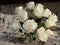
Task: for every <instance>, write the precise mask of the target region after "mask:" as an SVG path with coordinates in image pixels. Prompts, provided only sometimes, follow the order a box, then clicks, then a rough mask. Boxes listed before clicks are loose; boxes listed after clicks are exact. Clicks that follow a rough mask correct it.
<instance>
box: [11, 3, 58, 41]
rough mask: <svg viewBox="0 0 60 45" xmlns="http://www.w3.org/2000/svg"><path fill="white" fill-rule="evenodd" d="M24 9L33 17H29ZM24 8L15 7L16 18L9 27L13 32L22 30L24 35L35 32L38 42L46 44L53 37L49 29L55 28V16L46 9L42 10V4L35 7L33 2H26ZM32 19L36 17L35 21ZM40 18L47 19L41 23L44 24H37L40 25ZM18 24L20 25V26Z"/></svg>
mask: <svg viewBox="0 0 60 45" xmlns="http://www.w3.org/2000/svg"><path fill="white" fill-rule="evenodd" d="M26 8H27V9H28V10H29V11H31V12H32V13H33V17H29V13H28V11H27V10H26ZM26 8H25V9H23V7H22V6H19V7H16V10H15V12H16V13H17V16H16V18H15V21H13V24H12V25H11V27H12V29H13V30H19V29H23V30H24V31H25V32H26V33H34V32H37V33H36V34H37V35H38V38H39V40H40V41H44V42H46V41H47V39H48V38H50V37H52V36H55V34H54V32H53V31H52V30H50V29H49V27H52V26H55V25H56V22H57V21H58V19H57V16H56V15H55V14H53V13H52V12H51V11H50V10H49V9H48V8H46V9H44V6H43V5H42V4H37V5H35V3H34V2H28V3H27V4H26ZM34 17H36V19H35V18H34ZM42 17H43V18H47V19H46V20H45V19H44V20H43V21H45V22H43V23H42V24H41V25H40V24H39V23H41V21H42ZM31 18H32V19H31ZM17 19H18V20H17ZM38 19H41V20H38ZM37 20H38V21H37ZM20 23H22V24H21V25H20ZM43 24H44V25H43ZM39 25H40V26H39ZM42 25H43V26H42ZM44 26H45V27H44Z"/></svg>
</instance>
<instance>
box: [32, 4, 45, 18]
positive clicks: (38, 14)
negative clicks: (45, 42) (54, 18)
mask: <svg viewBox="0 0 60 45" xmlns="http://www.w3.org/2000/svg"><path fill="white" fill-rule="evenodd" d="M43 11H44V6H43V5H41V4H38V5H37V6H36V7H35V9H34V11H33V13H34V15H35V16H36V17H38V18H41V17H42V13H43Z"/></svg>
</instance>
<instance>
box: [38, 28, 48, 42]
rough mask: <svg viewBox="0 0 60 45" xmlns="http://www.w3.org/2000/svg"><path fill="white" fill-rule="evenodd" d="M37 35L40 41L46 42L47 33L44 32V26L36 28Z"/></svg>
mask: <svg viewBox="0 0 60 45" xmlns="http://www.w3.org/2000/svg"><path fill="white" fill-rule="evenodd" d="M37 35H38V38H39V40H40V41H44V42H46V41H47V39H48V35H47V34H46V33H45V29H44V27H41V28H39V29H37Z"/></svg>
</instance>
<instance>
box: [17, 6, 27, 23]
mask: <svg viewBox="0 0 60 45" xmlns="http://www.w3.org/2000/svg"><path fill="white" fill-rule="evenodd" d="M16 13H17V18H18V20H20V22H24V21H25V20H27V19H28V13H27V11H25V10H23V7H21V6H20V7H17V8H16Z"/></svg>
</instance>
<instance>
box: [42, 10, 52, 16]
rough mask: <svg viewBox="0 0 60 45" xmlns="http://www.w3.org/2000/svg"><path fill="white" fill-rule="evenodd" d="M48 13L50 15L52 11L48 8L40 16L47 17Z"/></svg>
mask: <svg viewBox="0 0 60 45" xmlns="http://www.w3.org/2000/svg"><path fill="white" fill-rule="evenodd" d="M49 15H52V12H51V11H50V10H49V9H45V10H44V12H43V14H42V16H43V17H49Z"/></svg>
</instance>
